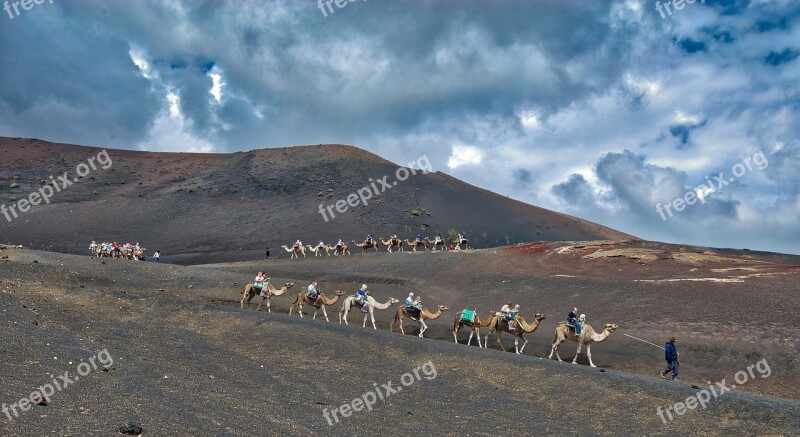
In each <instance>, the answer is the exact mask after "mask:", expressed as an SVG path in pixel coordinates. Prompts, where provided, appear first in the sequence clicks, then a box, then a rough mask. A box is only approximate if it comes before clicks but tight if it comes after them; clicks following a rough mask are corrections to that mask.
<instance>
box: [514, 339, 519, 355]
mask: <svg viewBox="0 0 800 437" xmlns="http://www.w3.org/2000/svg"><path fill="white" fill-rule="evenodd" d="M514 350H516V351H517V354H519V339H518V338H517V337H514Z"/></svg>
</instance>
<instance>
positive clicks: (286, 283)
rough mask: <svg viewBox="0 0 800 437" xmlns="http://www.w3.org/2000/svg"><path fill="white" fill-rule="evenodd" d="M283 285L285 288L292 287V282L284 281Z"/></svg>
mask: <svg viewBox="0 0 800 437" xmlns="http://www.w3.org/2000/svg"><path fill="white" fill-rule="evenodd" d="M283 286H284V287H286V288H292V287H294V282H284V283H283Z"/></svg>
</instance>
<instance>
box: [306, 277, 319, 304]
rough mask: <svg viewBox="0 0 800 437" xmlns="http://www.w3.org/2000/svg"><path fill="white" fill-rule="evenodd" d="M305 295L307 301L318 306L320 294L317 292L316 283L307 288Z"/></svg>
mask: <svg viewBox="0 0 800 437" xmlns="http://www.w3.org/2000/svg"><path fill="white" fill-rule="evenodd" d="M306 295H307V296H308V298H309V299H311V300H313V301H314V305H318V304H319V302H320V301H321V300H322V293H321V292H319V291H318V290H317V281H314V282H312V283H311V284H309V286H308V290H307V291H306Z"/></svg>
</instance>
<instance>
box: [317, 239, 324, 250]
mask: <svg viewBox="0 0 800 437" xmlns="http://www.w3.org/2000/svg"><path fill="white" fill-rule="evenodd" d="M317 247H319V248H320V249H324V248H325V243H323V242H322V240H319V244H317Z"/></svg>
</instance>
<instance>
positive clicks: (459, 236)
mask: <svg viewBox="0 0 800 437" xmlns="http://www.w3.org/2000/svg"><path fill="white" fill-rule="evenodd" d="M458 243H459V244H466V243H467V239H466V238H464V236H463V235H461V234H458Z"/></svg>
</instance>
